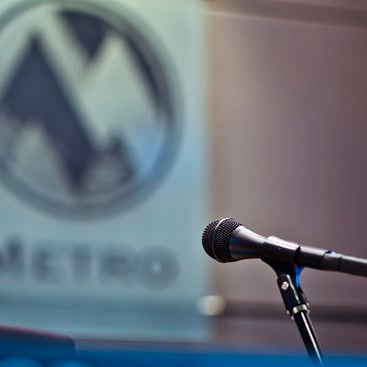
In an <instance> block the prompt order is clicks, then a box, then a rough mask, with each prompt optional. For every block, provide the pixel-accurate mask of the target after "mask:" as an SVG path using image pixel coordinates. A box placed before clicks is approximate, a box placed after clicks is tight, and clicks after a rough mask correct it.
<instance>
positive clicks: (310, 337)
mask: <svg viewBox="0 0 367 367" xmlns="http://www.w3.org/2000/svg"><path fill="white" fill-rule="evenodd" d="M265 262H266V263H267V264H268V265H270V266H271V267H272V268H273V269H274V271H275V273H276V274H277V276H278V279H277V284H278V288H279V291H280V294H281V296H282V299H283V302H284V305H285V308H286V310H287V313H288V314H289V315H290V317H291V318H292V320H294V321H295V322H296V324H297V327H298V330H299V332H300V334H301V337H302V340H303V342H304V344H305V346H306V349H307V353H308V355H309V357H310V359H311V361H312V362H315V363H317V364H319V365H323V357H322V353H321V350H320V346H319V342H318V340H317V336H316V333H315V330H314V328H313V326H312V323H311V319H310V317H309V312H310V310H309V303H308V301H307V299H306V297H305V295H304V293H303V290H302V288H301V286H300V282H299V276H300V273H301V271H302V269H303V268H300V267H298V266H297V265H295V264H292V263H282V262H274V261H265Z"/></svg>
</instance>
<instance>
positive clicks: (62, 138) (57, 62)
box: [0, 0, 208, 340]
mask: <svg viewBox="0 0 367 367" xmlns="http://www.w3.org/2000/svg"><path fill="white" fill-rule="evenodd" d="M175 1H176V2H175ZM187 2H188V3H190V6H187V7H186V6H185V7H181V5H182V4H181V2H180V0H170V2H167V1H166V0H154V2H153V1H150V0H139V1H136V0H114V1H112V0H111V1H101V0H57V1H56V0H32V1H31V0H3V1H0V49H1V50H3V52H1V54H0V222H1V231H0V296H1V297H2V299H3V300H4V302H1V303H0V323H7V324H15V325H21V326H28V327H34V328H45V329H52V330H56V331H61V332H66V333H71V334H75V335H79V336H86V337H93V336H102V337H107V338H110V337H124V338H130V337H133V338H146V337H148V338H156V337H158V338H165V337H167V338H168V339H169V340H172V338H178V339H182V338H185V339H186V338H190V339H192V338H196V339H197V338H202V337H205V336H206V335H207V334H206V333H207V324H206V320H205V319H204V318H203V317H202V316H201V315H200V314H199V313H198V311H197V308H196V303H197V301H198V299H199V298H200V297H201V296H202V295H205V294H207V292H208V290H207V289H208V272H207V266H206V265H207V259H206V257H205V256H204V255H203V253H202V249H201V246H200V234H201V231H202V228H203V226H204V225H205V224H206V223H207V220H208V219H207V200H206V195H207V192H208V189H207V187H208V185H207V182H206V174H205V173H206V167H207V162H206V154H205V153H206V152H205V151H206V144H205V136H206V131H205V125H204V124H203V121H204V111H203V106H204V98H203V97H204V92H203V89H204V88H203V87H204V80H203V78H204V77H203V76H204V75H205V73H204V71H205V70H204V57H203V56H204V47H203V46H205V45H204V37H203V36H204V24H203V11H202V10H203V8H204V5H203V3H202V2H201V1H199V0H187ZM168 3H169V4H168ZM178 6H179V7H180V8H179V9H180V11H177V9H178V8H177V7H178ZM188 24H190V32H188V33H187V34H186V33H185V32H187V31H188ZM183 37H184V40H185V42H184V43H183V42H180V41H181V40H182V39H183ZM111 214H113V215H111ZM70 218H71V219H73V220H70ZM25 310H27V312H25ZM178 322H179V323H178Z"/></svg>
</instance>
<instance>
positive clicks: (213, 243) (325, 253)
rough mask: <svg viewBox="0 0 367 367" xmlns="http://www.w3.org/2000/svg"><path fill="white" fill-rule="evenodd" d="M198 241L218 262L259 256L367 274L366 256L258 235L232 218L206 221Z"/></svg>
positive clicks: (317, 267)
mask: <svg viewBox="0 0 367 367" xmlns="http://www.w3.org/2000/svg"><path fill="white" fill-rule="evenodd" d="M202 243H203V247H204V250H205V251H206V253H207V254H208V255H209V256H211V257H212V258H214V259H215V260H217V261H219V262H232V261H238V260H243V259H251V258H260V259H261V260H263V261H265V262H268V263H269V262H280V263H293V264H295V265H297V266H299V267H309V268H314V269H319V270H329V271H339V272H343V273H349V274H353V275H360V276H365V277H367V260H366V259H360V258H356V257H352V256H345V255H341V254H337V253H335V252H332V251H330V250H326V249H321V248H317V247H310V246H304V245H300V244H297V243H295V242H290V241H285V240H283V239H280V238H278V237H275V236H270V237H264V236H262V235H259V234H257V233H255V232H253V231H251V230H249V229H248V228H246V227H245V226H243V225H242V224H241V223H239V222H237V221H236V220H234V219H232V218H223V219H220V220H216V221H213V222H211V223H209V224H208V226H207V227H206V228H205V230H204V232H203V237H202Z"/></svg>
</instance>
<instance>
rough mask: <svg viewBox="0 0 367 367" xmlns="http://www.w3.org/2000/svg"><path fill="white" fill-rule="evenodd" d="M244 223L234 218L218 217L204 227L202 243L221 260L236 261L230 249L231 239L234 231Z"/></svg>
mask: <svg viewBox="0 0 367 367" xmlns="http://www.w3.org/2000/svg"><path fill="white" fill-rule="evenodd" d="M241 225H242V224H241V223H239V222H237V221H236V220H234V219H233V218H224V219H217V220H215V221H213V222H211V223H209V224H208V225H207V226H206V228H205V229H204V232H203V236H202V244H203V248H204V250H205V252H206V253H207V254H208V255H209V256H210V257H212V258H213V259H215V260H217V261H220V262H223V263H225V262H231V261H235V260H234V259H233V258H232V256H231V252H230V250H229V241H230V239H231V237H232V233H233V231H234V230H235V229H236V228H237V227H238V226H241Z"/></svg>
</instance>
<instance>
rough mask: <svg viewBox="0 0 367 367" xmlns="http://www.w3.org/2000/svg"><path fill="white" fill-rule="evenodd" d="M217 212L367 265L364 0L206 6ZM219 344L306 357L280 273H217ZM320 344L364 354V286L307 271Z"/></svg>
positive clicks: (244, 268)
mask: <svg viewBox="0 0 367 367" xmlns="http://www.w3.org/2000/svg"><path fill="white" fill-rule="evenodd" d="M208 8H209V9H208V19H209V24H210V31H209V45H210V47H209V50H210V51H209V65H210V72H209V78H208V81H209V86H210V87H209V95H210V98H209V101H210V103H209V106H210V109H209V111H210V118H209V123H210V131H211V134H212V153H211V158H212V159H211V168H212V171H211V172H212V173H211V174H212V177H211V183H212V213H213V216H214V217H226V216H231V217H234V218H236V219H237V220H239V221H240V222H242V223H244V224H245V225H246V226H248V227H249V228H250V229H252V230H254V231H257V232H259V233H262V234H266V235H271V234H275V235H277V236H279V237H283V238H286V239H290V240H293V241H296V242H297V241H298V242H300V243H304V244H313V245H314V246H318V247H324V248H331V249H333V250H334V251H337V252H341V253H346V254H352V255H355V256H360V257H366V253H367V252H366V248H367V247H366V246H367V245H366V240H365V227H366V225H365V222H366V213H367V195H366V187H367V173H366V159H367V158H366V157H367V148H366V147H367V145H366V137H367V124H366V117H367V104H366V103H365V99H366V95H367V72H366V60H367V47H366V46H367V29H366V27H367V12H366V10H367V8H366V5H365V3H364V2H361V1H276V0H274V1H246V0H242V1H241V0H223V1H221V0H214V1H209V2H208ZM213 267H214V276H215V280H214V281H213V284H214V288H215V290H216V292H217V293H218V294H220V295H223V296H224V297H225V298H226V299H228V300H230V307H229V309H228V317H227V318H222V319H221V320H220V321H219V322H218V324H217V326H218V327H217V335H218V337H219V338H220V339H221V340H226V341H231V342H235V343H243V345H247V346H254V347H257V346H259V345H260V346H265V345H267V346H268V347H269V348H273V347H276V348H278V347H282V346H289V347H296V348H298V347H300V346H301V340H300V338H299V337H298V336H297V335H296V330H295V327H294V325H291V321H288V320H285V319H286V316H285V315H284V312H282V311H281V308H282V307H281V306H282V305H281V301H280V298H279V294H278V290H277V288H276V283H275V280H276V277H275V274H273V272H272V269H271V268H270V267H268V266H267V265H265V264H262V263H261V262H259V261H256V260H246V261H242V262H238V263H232V264H224V265H221V264H215V265H214V264H213ZM301 284H302V286H303V289H304V291H305V293H306V295H307V296H308V298H309V301H310V303H311V317H313V318H314V323H315V327H316V330H317V332H318V333H319V336H320V341H321V344H322V345H324V346H325V347H326V348H328V349H329V350H334V351H335V350H339V349H343V348H346V349H348V350H365V348H366V343H365V341H366V337H367V334H366V331H365V322H366V302H367V299H366V280H365V279H362V278H358V277H352V276H349V275H341V274H335V273H325V272H319V271H316V270H309V269H306V270H304V272H303V274H302V276H301Z"/></svg>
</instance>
